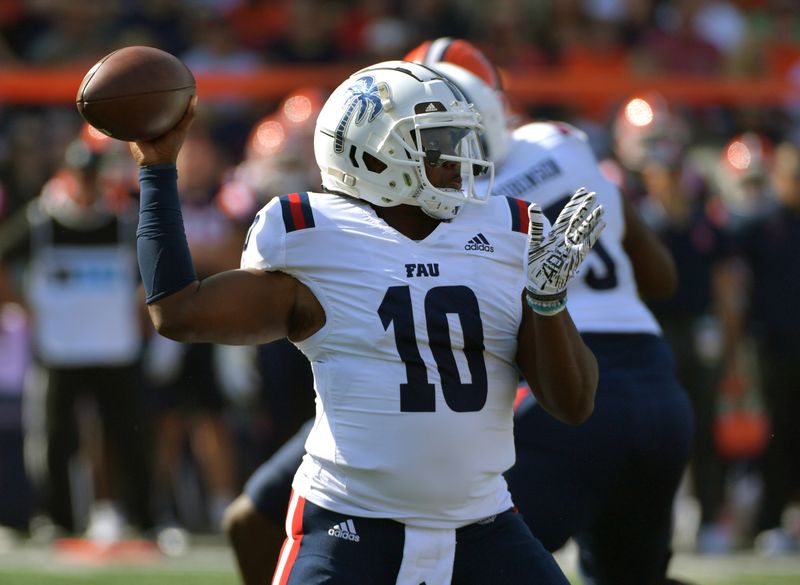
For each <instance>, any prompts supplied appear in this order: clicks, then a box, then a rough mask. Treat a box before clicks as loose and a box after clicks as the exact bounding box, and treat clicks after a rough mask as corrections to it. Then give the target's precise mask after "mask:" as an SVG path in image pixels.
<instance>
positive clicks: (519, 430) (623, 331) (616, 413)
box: [406, 38, 693, 585]
mask: <svg viewBox="0 0 800 585" xmlns="http://www.w3.org/2000/svg"><path fill="white" fill-rule="evenodd" d="M406 59H408V60H416V61H419V62H422V63H425V64H427V65H429V66H431V67H433V68H435V69H437V70H438V71H440V72H441V73H443V74H444V75H446V76H447V77H448V78H450V79H451V80H452V81H454V82H455V83H456V84H457V85H458V86H459V88H460V89H461V90H462V91H463V92H464V93H465V94H466V96H467V98H468V99H469V100H470V101H471V102H473V103H474V105H475V106H476V107H477V108H478V111H479V112H480V113H481V114H482V115H483V124H484V126H485V128H484V138H485V144H486V146H487V151H488V156H489V158H490V159H491V160H493V162H494V163H495V167H496V170H495V178H494V188H493V194H494V195H499V196H507V197H517V198H521V199H524V200H526V201H535V202H536V203H538V204H540V205H541V206H542V208H544V210H545V214H547V215H549V216H550V217H553V215H552V214H553V213H556V214H557V213H558V210H559V209H560V208H561V206H562V205H563V204H564V202H565V201H567V200H568V199H569V197H570V195H571V194H572V192H573V191H574V190H575V188H576V186H579V185H584V184H587V185H592V189H595V190H596V191H597V198H598V201H600V202H601V204H602V205H603V207H604V208H605V211H606V214H605V217H606V222H607V224H608V225H607V227H606V229H605V230H604V232H603V235H602V236H601V237H600V239H599V240H598V241H597V244H596V245H595V246H594V248H593V250H592V251H591V253H590V254H589V255H588V256H587V257H586V261H585V262H584V265H583V267H582V270H581V274H580V275H578V276H577V277H576V278H574V279H573V280H572V281H571V283H570V285H569V287H568V290H567V296H568V298H569V310H570V314H571V315H572V317H573V319H574V321H575V325H576V327H577V328H578V330H579V331H580V333H581V336H582V337H583V339H584V341H585V342H586V344H587V345H588V346H589V347H590V348H591V349H592V351H593V352H594V353H595V355H596V356H597V359H598V365H599V368H600V382H599V385H598V390H597V402H596V406H595V411H594V413H593V415H592V417H591V418H590V419H589V421H587V422H586V423H585V424H583V425H580V426H579V427H572V426H569V425H564V424H563V423H561V422H560V421H557V420H555V419H554V418H553V417H551V416H549V415H548V414H547V413H546V411H545V409H544V408H542V405H541V404H539V403H537V401H536V400H535V399H534V398H533V397H532V396H528V397H526V398H525V399H524V400H523V401H522V402H521V403H520V405H519V407H518V409H517V413H516V416H515V432H514V435H515V444H516V447H517V462H516V464H515V465H514V467H513V468H512V469H511V470H510V471H509V472H508V473H507V474H506V478H507V480H508V482H509V488H510V489H511V493H512V496H513V498H514V502H515V503H516V504H517V505H518V506H519V509H520V511H521V513H522V514H523V517H524V518H525V520H526V521H527V523H528V525H529V526H530V528H531V530H532V531H533V533H534V534H535V535H536V536H537V537H538V538H539V539H540V540H541V541H542V543H543V544H544V545H545V547H547V548H548V549H549V550H551V551H555V550H557V549H559V548H561V547H562V546H564V544H565V543H566V542H567V540H568V539H569V538H574V539H575V540H576V541H577V543H578V545H579V549H580V569H581V572H582V573H583V577H584V582H585V583H587V584H588V583H591V584H592V585H626V584H631V585H644V584H646V585H661V584H663V583H675V581H671V580H669V579H668V578H667V577H666V573H667V566H668V563H669V559H670V554H671V552H670V544H671V535H672V527H671V522H672V503H673V499H674V496H675V492H676V490H677V487H678V484H679V482H680V480H681V477H682V475H683V472H684V469H685V466H686V463H687V459H688V457H689V450H690V444H691V440H692V432H693V415H692V412H691V408H690V403H689V401H688V397H687V395H686V393H685V391H684V390H683V388H681V387H680V385H679V383H678V382H677V379H676V377H675V375H674V372H673V362H672V356H671V353H670V351H669V349H668V347H667V345H666V343H665V341H664V340H663V339H662V337H661V331H660V327H659V325H658V323H657V321H656V319H655V318H654V317H653V315H652V313H651V312H650V310H649V309H648V308H647V307H646V305H645V304H644V302H643V301H642V297H644V298H646V299H655V298H662V297H664V296H667V295H669V294H671V293H672V291H673V290H674V288H675V286H676V271H675V267H674V264H673V261H672V259H671V257H670V255H669V252H668V251H667V249H666V248H665V247H664V246H663V245H662V244H661V243H660V241H659V240H658V238H657V236H656V235H655V234H654V233H652V232H651V231H650V230H649V229H648V228H646V227H645V225H644V224H643V222H642V221H641V220H640V219H639V218H638V215H637V213H636V212H635V210H634V209H633V208H632V206H631V205H630V203H629V202H628V201H627V200H626V198H625V197H624V196H623V195H622V194H621V193H620V191H619V189H618V188H617V187H616V186H615V185H614V184H612V183H611V182H610V181H609V180H608V179H606V178H605V177H604V175H603V173H602V172H601V169H600V167H599V165H598V162H597V159H596V157H595V155H594V153H593V151H592V149H591V147H590V145H589V143H588V141H587V138H586V136H585V134H584V133H583V132H582V131H580V130H578V129H577V128H575V127H573V126H571V125H569V124H566V123H562V122H532V123H528V124H525V125H523V126H521V127H519V128H516V129H513V130H512V129H509V128H508V127H507V124H506V116H505V111H506V109H505V104H504V95H503V93H502V88H501V86H500V76H499V75H498V74H497V72H496V71H495V70H494V68H493V67H492V65H491V63H490V62H489V60H488V59H487V58H486V57H485V55H483V53H482V52H480V51H479V50H478V49H476V48H475V47H474V46H473V45H471V44H470V43H468V42H466V41H464V40H461V39H450V38H440V39H436V40H434V41H429V42H426V43H423V44H422V45H420V46H419V47H417V48H416V49H415V50H414V51H412V52H411V53H410V54H409V55H407V56H406ZM640 295H641V296H640Z"/></svg>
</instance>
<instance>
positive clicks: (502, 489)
mask: <svg viewBox="0 0 800 585" xmlns="http://www.w3.org/2000/svg"><path fill="white" fill-rule="evenodd" d="M194 103H196V99H195V100H193V104H192V105H191V106H190V108H189V110H188V111H187V115H186V116H185V118H184V119H183V120H182V122H181V123H180V124H179V125H178V126H177V127H176V128H175V129H174V130H173V131H171V132H169V133H168V134H166V135H165V136H163V137H161V138H159V139H156V140H154V141H149V142H138V143H132V144H131V152H132V154H133V156H134V159H135V160H136V162H137V163H138V164H139V166H140V167H141V168H140V175H139V181H140V189H141V205H140V218H139V228H138V240H137V241H138V258H139V263H140V270H141V272H142V276H143V282H144V284H145V291H146V300H147V303H148V308H149V311H150V315H151V318H152V321H153V323H154V325H155V326H156V328H157V329H158V331H159V332H160V333H161V334H162V335H165V336H168V337H171V338H174V339H177V340H181V341H207V342H217V343H226V344H252V343H265V342H269V341H273V340H276V339H281V338H284V337H288V338H289V339H290V340H292V341H293V342H294V343H295V344H296V345H297V346H298V347H299V348H300V349H301V350H302V351H303V353H304V354H305V355H306V356H307V357H308V358H309V361H310V362H311V364H312V368H313V372H314V379H315V390H316V394H317V398H316V406H317V410H316V417H315V421H314V425H313V427H312V429H311V431H310V434H309V436H308V439H307V440H306V444H305V447H306V455H305V456H304V457H303V461H302V463H301V465H300V467H299V469H298V470H297V473H296V474H295V476H294V481H293V492H292V496H291V500H290V503H289V511H288V515H287V518H286V529H287V538H286V541H285V543H284V546H283V549H282V551H281V555H280V559H279V561H278V565H277V568H276V570H275V575H274V578H273V583H280V584H284V583H285V584H303V585H305V584H308V583H316V582H322V581H323V580H324V582H326V583H359V584H370V583H372V584H376V585H378V584H380V585H383V584H385V583H397V584H399V585H419V584H420V583H426V584H427V585H447V584H450V583H460V584H465V585H470V584H475V585H479V584H480V585H483V584H485V583H508V584H511V583H531V584H533V583H536V584H540V585H541V584H550V583H558V584H561V585H566V584H567V580H566V578H565V577H564V575H563V573H562V572H561V570H560V568H559V567H558V565H557V564H556V562H555V560H554V559H553V557H552V556H551V555H550V554H549V553H548V552H547V551H545V550H544V548H543V547H542V546H541V544H540V543H539V541H537V540H536V538H535V537H534V536H533V535H532V534H531V532H530V530H529V529H528V528H527V526H526V525H525V523H524V522H523V521H522V519H521V518H520V516H519V515H518V514H516V513H515V511H514V510H513V502H512V500H511V497H510V494H509V492H508V489H507V486H506V482H505V480H504V478H503V473H504V472H505V471H506V470H507V469H508V468H509V467H510V466H511V464H512V463H513V460H514V448H513V424H512V419H513V410H512V405H513V401H514V397H515V393H516V385H517V379H518V371H521V372H523V373H524V375H525V377H526V379H527V380H528V381H529V382H530V385H531V388H532V389H533V391H534V393H535V395H536V397H537V400H538V401H539V403H540V404H542V405H543V406H544V407H545V408H546V409H547V410H548V412H549V413H550V414H551V415H552V416H553V417H555V418H557V419H559V420H562V421H564V422H565V423H566V424H579V423H581V422H583V421H585V420H586V419H587V418H588V417H589V416H590V414H591V412H592V409H593V405H594V393H595V387H596V383H597V365H596V362H595V359H594V357H593V355H592V354H591V352H590V351H589V350H588V348H587V347H586V345H585V344H584V343H583V342H582V341H581V339H580V336H579V334H578V332H577V330H576V329H575V327H574V325H573V323H572V320H571V318H570V315H569V312H568V311H566V310H565V307H566V304H565V303H566V300H565V291H566V287H567V283H568V282H569V280H570V279H571V278H572V276H573V275H574V274H575V272H576V271H577V269H578V268H579V266H580V264H581V262H582V260H583V258H584V257H585V255H586V253H587V252H588V251H589V249H590V248H591V246H592V245H593V244H594V242H595V241H596V240H597V237H598V236H599V234H600V232H601V231H602V229H603V226H604V223H603V219H602V216H603V208H602V207H601V206H598V205H597V204H596V203H595V200H594V194H593V193H590V192H588V191H586V190H585V189H579V190H577V191H576V192H575V193H574V195H573V196H572V197H570V198H569V201H568V202H567V204H566V205H565V206H564V209H563V210H562V212H561V213H560V214H559V215H558V218H557V219H556V221H555V222H554V223H553V225H552V228H551V229H549V230H545V225H546V223H547V222H546V221H545V220H544V218H543V215H542V212H541V209H540V208H539V207H538V206H537V205H531V206H530V207H529V206H528V205H527V204H525V203H523V202H521V201H519V200H516V199H513V198H505V197H489V189H488V188H487V189H485V190H483V191H478V190H477V189H476V188H475V185H476V182H477V181H476V179H477V178H478V176H483V175H484V174H485V175H487V182H488V184H491V175H492V173H493V165H492V163H491V162H489V161H487V160H486V159H485V158H484V157H483V154H482V150H481V147H480V144H479V138H478V133H479V132H480V122H479V120H480V117H479V115H478V114H477V112H476V111H475V110H474V109H473V107H472V106H471V105H470V104H469V103H468V102H467V101H466V100H465V99H464V96H463V95H462V94H461V92H460V91H459V90H458V88H457V87H455V86H454V85H453V84H452V83H451V82H450V81H448V80H447V79H445V78H443V77H442V76H441V75H439V74H438V73H435V72H434V71H432V70H431V69H429V68H427V67H424V66H421V65H418V64H412V63H406V62H396V61H395V62H386V63H380V64H377V65H373V66H371V67H368V68H366V69H363V70H361V71H359V72H357V73H355V74H354V75H352V76H351V77H350V78H349V79H347V80H346V81H345V82H344V83H342V85H340V86H339V87H338V88H337V89H336V90H334V92H333V94H332V95H331V97H330V98H329V99H328V101H327V102H326V104H325V106H324V107H323V110H322V112H321V113H320V115H319V117H318V121H317V126H316V130H315V144H314V151H315V155H316V159H317V163H318V165H319V167H320V171H321V175H322V183H323V186H324V188H325V192H321V193H306V192H303V193H291V194H288V195H285V196H281V197H276V198H274V199H272V200H271V201H270V202H269V203H268V204H267V205H266V206H265V207H264V208H262V209H261V210H260V211H259V212H258V213H257V214H256V217H255V219H254V221H253V224H252V226H251V230H250V232H249V234H248V236H247V237H246V239H245V249H244V252H243V254H242V263H241V268H240V269H237V270H230V271H226V272H223V273H220V274H217V275H214V276H211V277H208V278H205V279H203V280H202V281H199V280H198V279H197V277H196V275H195V271H194V268H193V265H192V260H191V255H190V253H189V249H188V247H187V246H186V242H185V235H184V232H183V226H182V221H181V213H180V203H179V199H178V193H177V187H176V170H175V166H174V163H175V160H176V157H177V155H178V152H179V150H180V147H181V144H182V142H183V140H184V138H185V136H186V133H187V131H188V129H189V126H190V124H191V122H192V117H193V111H194ZM476 241H478V242H481V243H483V244H484V247H483V248H480V247H477V249H474V248H472V247H471V246H470V245H469V244H470V243H472V242H476ZM518 368H519V369H518Z"/></svg>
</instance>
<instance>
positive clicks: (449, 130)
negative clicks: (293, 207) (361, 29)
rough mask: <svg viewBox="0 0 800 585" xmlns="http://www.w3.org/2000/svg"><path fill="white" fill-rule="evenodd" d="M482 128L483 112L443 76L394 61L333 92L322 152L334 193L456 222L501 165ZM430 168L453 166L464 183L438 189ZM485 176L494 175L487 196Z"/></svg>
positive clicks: (321, 125) (322, 117)
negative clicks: (488, 150) (479, 180)
mask: <svg viewBox="0 0 800 585" xmlns="http://www.w3.org/2000/svg"><path fill="white" fill-rule="evenodd" d="M481 130H482V126H481V115H480V114H479V113H478V111H477V110H476V109H475V108H474V107H473V106H472V105H471V104H470V103H468V102H467V101H466V99H465V98H464V95H463V94H462V93H461V92H460V91H459V89H458V88H457V87H456V86H455V85H454V84H453V83H452V82H451V81H450V80H449V79H447V78H446V77H444V76H443V75H442V74H441V73H439V72H437V71H435V70H433V69H431V68H429V67H426V66H424V65H421V64H418V63H409V62H405V61H387V62H383V63H378V64H376V65H373V66H371V67H367V68H366V69H362V70H361V71H358V72H356V73H354V74H353V75H352V76H351V77H350V79H348V80H346V81H345V82H344V83H342V84H341V85H340V86H339V87H338V88H336V89H335V90H334V91H333V92H332V93H331V95H330V97H329V98H328V100H327V101H326V102H325V105H324V106H323V107H322V111H321V112H320V114H319V117H318V118H317V126H316V130H315V133H314V155H315V158H316V160H317V165H318V166H319V168H320V172H321V178H322V185H323V187H324V188H325V189H326V190H327V191H329V192H334V193H339V194H343V195H347V196H350V197H355V198H358V199H363V200H365V201H368V202H370V203H372V204H373V205H378V206H381V207H392V206H395V205H414V206H417V207H421V208H422V210H423V211H424V212H425V213H427V214H428V215H430V216H432V217H435V218H437V219H452V218H453V217H454V216H455V215H456V213H458V211H459V209H460V208H461V207H462V206H463V205H465V204H467V203H471V202H478V203H482V202H485V201H486V200H487V199H488V197H489V193H490V191H491V185H492V181H493V177H494V165H493V163H492V162H490V161H489V160H487V159H486V156H485V154H484V152H483V150H482V147H481V142H480V138H479V133H480V132H481ZM426 165H427V166H440V165H447V166H449V167H453V170H455V171H456V172H457V173H459V175H460V179H461V180H460V181H453V182H452V183H451V184H450V185H449V186H437V185H434V184H432V183H431V181H430V180H429V179H428V176H427V175H428V172H427V169H426ZM478 175H486V176H487V177H488V181H486V182H484V185H485V186H484V187H482V188H481V189H480V192H478V189H477V186H476V181H475V177H476V176H478ZM456 184H457V185H456Z"/></svg>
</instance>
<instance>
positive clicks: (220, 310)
mask: <svg viewBox="0 0 800 585" xmlns="http://www.w3.org/2000/svg"><path fill="white" fill-rule="evenodd" d="M196 101H197V98H193V100H192V102H191V104H190V105H189V108H188V109H187V111H186V115H185V116H184V118H183V120H181V122H180V123H179V124H178V125H177V126H176V127H175V128H174V129H172V130H171V131H170V132H168V133H167V134H165V135H164V136H161V137H159V138H157V139H155V140H151V141H147V142H132V143H130V149H131V154H132V155H133V158H134V160H135V161H136V163H137V164H138V165H139V166H146V165H157V164H166V163H172V164H175V161H176V160H177V158H178V152H179V151H180V148H181V145H182V144H183V141H184V139H185V138H186V134H187V132H188V131H189V128H190V126H191V124H192V121H193V119H194V113H195V106H196ZM148 311H149V313H150V318H151V320H152V321H153V324H154V325H155V328H156V330H157V331H158V332H159V333H160V334H162V335H164V336H165V337H169V338H170V339H175V340H178V341H206V342H216V343H225V344H230V345H235V344H261V343H267V342H270V341H275V340H276V339H281V338H283V337H289V338H291V339H293V340H296V341H299V340H302V339H305V338H307V337H309V336H310V335H312V334H313V333H314V332H315V331H317V330H318V329H319V328H320V327H322V325H323V324H324V323H325V312H324V311H323V309H322V306H321V305H320V304H319V302H318V301H317V299H316V297H314V295H313V294H312V293H311V291H310V290H309V289H308V288H307V287H306V286H305V285H303V284H302V283H300V281H298V280H297V279H295V278H293V277H291V276H289V275H287V274H283V273H280V272H263V271H255V270H240V269H236V270H227V271H225V272H220V273H218V274H215V275H213V276H210V277H208V278H205V279H203V280H201V281H195V282H193V283H191V284H190V285H188V286H187V287H185V288H184V289H182V290H180V291H178V292H176V293H174V294H171V295H169V296H167V297H164V298H162V299H160V300H158V301H156V302H154V303H151V304H150V305H148Z"/></svg>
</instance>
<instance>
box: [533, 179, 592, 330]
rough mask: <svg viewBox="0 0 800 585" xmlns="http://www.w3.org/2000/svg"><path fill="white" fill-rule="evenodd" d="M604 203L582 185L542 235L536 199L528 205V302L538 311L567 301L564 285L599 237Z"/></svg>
mask: <svg viewBox="0 0 800 585" xmlns="http://www.w3.org/2000/svg"><path fill="white" fill-rule="evenodd" d="M603 213H604V210H603V206H602V205H600V204H599V203H596V202H595V194H594V192H589V191H587V190H586V189H585V188H583V187H581V188H580V189H578V190H577V191H575V194H574V195H573V196H572V197H571V198H570V200H569V201H568V202H567V204H566V205H565V206H564V209H562V210H561V213H559V214H558V218H557V219H556V221H555V223H554V224H553V226H552V228H551V229H550V231H549V232H548V234H547V236H546V237H545V235H544V215H543V214H542V208H541V207H539V205H538V204H536V203H531V204H530V205H529V206H528V216H529V218H530V224H529V225H528V284H527V287H526V288H527V295H526V296H527V300H528V305H529V306H530V308H531V309H533V310H534V311H535V312H536V313H538V314H540V315H555V314H556V313H559V312H561V311H562V310H563V309H564V307H565V306H566V304H567V285H568V284H569V281H570V279H571V278H572V277H573V276H574V275H575V274H576V273H577V272H578V268H579V267H580V265H581V262H583V259H584V258H585V257H586V254H588V252H589V250H591V248H592V246H594V244H595V242H596V241H597V238H599V237H600V234H601V232H602V231H603V228H605V225H606V224H605V222H604V221H603Z"/></svg>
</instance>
